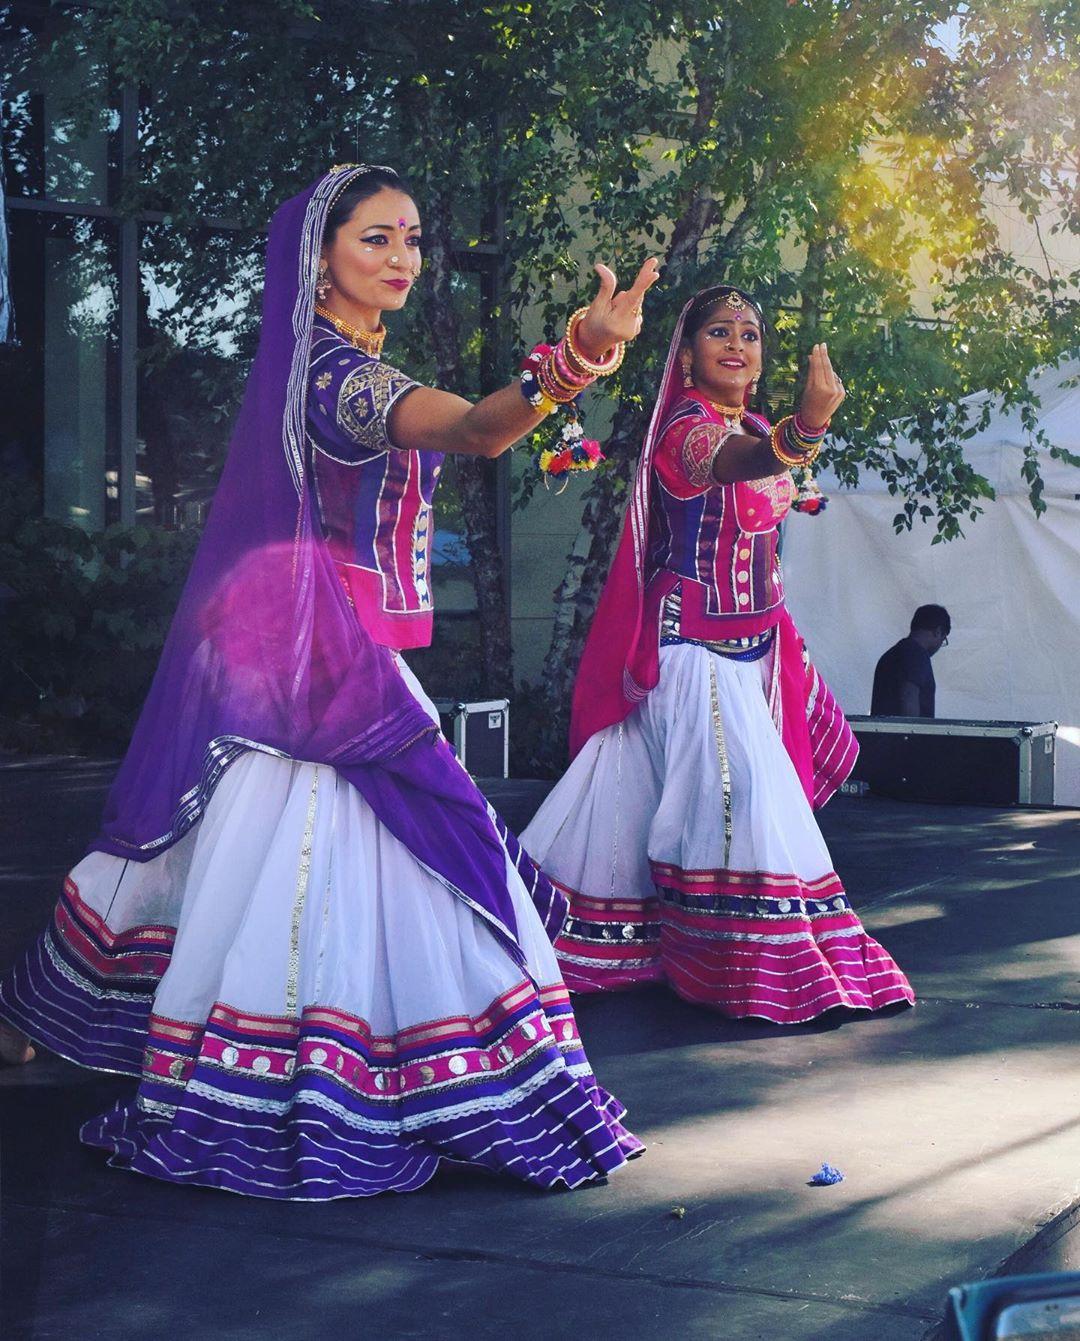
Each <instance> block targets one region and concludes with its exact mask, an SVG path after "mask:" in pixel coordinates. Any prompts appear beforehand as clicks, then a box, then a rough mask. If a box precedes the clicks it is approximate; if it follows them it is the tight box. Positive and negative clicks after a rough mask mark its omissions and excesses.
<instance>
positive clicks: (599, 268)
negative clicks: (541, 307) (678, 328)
mask: <svg viewBox="0 0 1080 1341" xmlns="http://www.w3.org/2000/svg"><path fill="white" fill-rule="evenodd" d="M595 270H596V273H597V274H598V275H599V276H600V288H599V289H598V291H597V294H596V297H595V298H594V299H593V300H592V302H591V303H590V304H589V310H588V312H587V313H586V314H585V316H584V317H582V319H581V322H580V324H579V326H578V328H577V340H578V342H579V344H580V345H581V349H582V353H583V354H585V355H586V356H587V357H588V358H591V359H602V358H603V356H604V355H605V354H606V353H607V351H608V350H609V349H611V347H612V346H613V345H617V344H618V343H619V342H620V341H626V340H633V339H635V338H636V337H637V335H638V334H639V333H640V331H641V326H642V314H641V305H642V300H643V299H644V297H645V295H646V293H648V291H649V290H650V289H651V288H652V286H653V285H654V284H655V283H656V281H657V280H658V279H659V278H660V273H659V264H658V262H657V260H656V257H655V256H650V257H649V259H648V260H647V261H646V262H645V264H644V265H643V266H642V267H641V269H640V270H639V271H638V273H637V279H635V280H634V283H633V285H632V287H630V288H629V289H626V290H624V291H623V292H622V293H619V292H617V291H616V286H617V284H618V281H617V280H616V278H615V272H614V270H611V269H610V268H609V267H608V266H606V265H604V264H603V263H602V262H598V263H597V265H596V266H595Z"/></svg>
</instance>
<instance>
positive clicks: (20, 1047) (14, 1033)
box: [0, 1023, 35, 1066]
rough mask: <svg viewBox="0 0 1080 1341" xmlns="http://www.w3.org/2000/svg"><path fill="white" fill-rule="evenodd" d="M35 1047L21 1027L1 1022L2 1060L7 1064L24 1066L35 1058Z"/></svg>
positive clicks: (0, 1046) (0, 1057) (0, 1052)
mask: <svg viewBox="0 0 1080 1341" xmlns="http://www.w3.org/2000/svg"><path fill="white" fill-rule="evenodd" d="M34 1056H35V1054H34V1049H33V1047H32V1046H31V1043H30V1040H29V1039H28V1038H27V1037H26V1035H25V1034H24V1033H23V1032H22V1030H21V1029H13V1028H12V1027H11V1025H10V1024H2V1023H0V1062H3V1063H4V1064H5V1065H7V1066H23V1065H24V1064H25V1063H26V1062H32V1061H33V1060H34Z"/></svg>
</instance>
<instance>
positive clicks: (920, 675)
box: [870, 638, 936, 717]
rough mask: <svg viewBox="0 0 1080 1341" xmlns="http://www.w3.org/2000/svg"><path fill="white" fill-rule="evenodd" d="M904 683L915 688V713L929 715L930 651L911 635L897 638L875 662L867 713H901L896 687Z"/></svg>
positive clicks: (931, 685)
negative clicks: (916, 691) (916, 698)
mask: <svg viewBox="0 0 1080 1341" xmlns="http://www.w3.org/2000/svg"><path fill="white" fill-rule="evenodd" d="M905 683H908V684H913V685H914V686H915V687H916V688H917V689H918V691H919V716H920V717H933V715H934V691H935V689H936V685H935V683H934V670H933V667H932V666H931V665H930V653H929V652H928V651H927V650H926V648H925V647H922V646H920V644H919V643H917V642H916V641H915V639H914V638H901V639H900V641H899V642H898V643H896V644H895V646H893V647H890V648H889V650H888V651H887V652H886V653H885V655H884V656H883V657H882V658H881V660H880V661H879V662H878V664H877V669H876V670H875V671H874V696H873V699H872V701H871V703H870V714H871V716H873V717H902V716H904V707H903V701H902V699H901V694H900V687H901V685H903V684H905Z"/></svg>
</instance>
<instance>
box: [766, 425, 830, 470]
mask: <svg viewBox="0 0 1080 1341" xmlns="http://www.w3.org/2000/svg"><path fill="white" fill-rule="evenodd" d="M828 430H829V426H828V424H826V425H825V427H824V428H813V429H810V428H806V427H805V426H804V425H803V424H802V423H801V422H800V420H799V416H798V415H797V414H789V415H785V416H784V418H783V419H778V420H777V421H776V423H775V424H773V426H772V428H771V430H770V431H769V445H770V446H771V447H772V450H773V455H774V456H775V457H776V459H777V460H778V461H779V462H780V463H781V465H785V466H787V467H788V468H789V469H797V468H798V467H799V466H802V467H804V468H805V467H809V466H812V465H813V464H814V462H815V461H816V460H817V458H818V453H819V452H820V451H821V444H822V443H823V442H824V441H825V434H826V433H827V432H828Z"/></svg>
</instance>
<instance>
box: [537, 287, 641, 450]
mask: <svg viewBox="0 0 1080 1341" xmlns="http://www.w3.org/2000/svg"><path fill="white" fill-rule="evenodd" d="M588 310H589V309H588V308H587V307H582V308H580V309H579V310H578V311H577V312H575V313H574V314H573V316H572V317H571V318H570V320H569V322H568V323H567V327H566V334H565V335H564V336H563V338H562V339H561V340H560V341H559V343H558V344H557V345H555V346H552V345H546V344H539V345H537V346H536V347H535V348H534V349H533V350H532V351H531V353H529V354H528V356H527V357H526V358H525V359H524V360H523V361H522V364H521V394H522V395H523V396H524V397H525V399H526V400H527V401H528V403H529V404H530V405H531V406H532V407H533V409H534V410H537V411H539V413H540V414H542V415H549V414H552V413H553V412H554V411H555V410H565V411H566V414H567V418H566V422H565V423H564V424H563V427H562V430H561V433H560V435H559V436H560V446H559V447H558V448H557V449H553V448H550V447H545V448H544V449H543V451H542V452H541V453H540V469H541V471H542V472H543V473H544V474H545V475H566V474H569V473H570V472H571V471H581V470H595V469H596V467H597V466H598V465H599V464H600V462H601V461H602V460H603V459H604V457H603V454H602V453H601V451H600V444H599V443H598V442H596V441H595V440H594V439H592V438H587V437H586V436H585V430H584V428H583V427H582V424H581V420H580V419H579V417H578V410H577V405H578V402H579V401H580V399H581V393H582V392H583V391H584V390H585V388H586V387H588V386H591V385H592V384H593V382H595V381H596V379H597V378H598V377H607V376H609V375H610V374H611V373H613V372H615V370H616V369H617V368H618V367H619V366H620V365H621V363H622V361H623V355H624V353H625V346H624V345H623V344H622V343H619V344H617V345H616V346H615V347H614V348H613V349H612V350H611V351H610V353H609V354H608V355H607V356H606V357H605V359H604V361H603V362H601V363H596V362H594V361H593V360H591V359H588V358H586V357H585V355H584V354H583V353H582V352H581V349H580V348H579V346H578V344H577V341H576V339H575V334H576V332H577V328H578V326H579V325H580V323H581V321H582V318H583V317H584V316H585V314H586V312H587V311H588Z"/></svg>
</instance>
